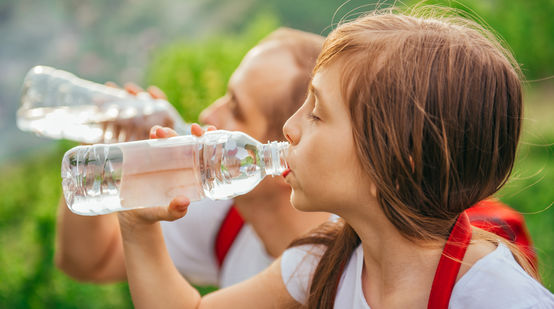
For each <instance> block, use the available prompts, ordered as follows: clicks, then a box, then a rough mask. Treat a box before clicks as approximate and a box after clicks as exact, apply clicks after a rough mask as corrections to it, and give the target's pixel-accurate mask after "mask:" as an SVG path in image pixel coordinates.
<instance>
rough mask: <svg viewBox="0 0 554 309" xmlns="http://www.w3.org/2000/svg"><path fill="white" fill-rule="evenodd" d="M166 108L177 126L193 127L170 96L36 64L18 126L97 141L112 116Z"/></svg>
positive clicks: (139, 116)
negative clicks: (157, 96) (127, 88)
mask: <svg viewBox="0 0 554 309" xmlns="http://www.w3.org/2000/svg"><path fill="white" fill-rule="evenodd" d="M161 112H163V113H164V114H168V116H169V117H170V118H171V121H172V122H173V127H174V128H175V130H176V131H177V132H179V133H180V134H187V133H188V132H189V130H190V127H189V126H188V125H187V124H185V122H184V121H183V119H182V118H181V116H180V115H179V113H178V112H177V111H176V110H175V108H174V107H173V106H172V105H171V104H170V103H169V102H167V101H165V100H160V99H153V98H152V97H151V96H150V95H148V94H147V93H142V94H139V95H137V96H134V95H131V94H130V93H128V92H127V91H125V90H123V89H119V88H113V87H108V86H105V85H102V84H97V83H94V82H91V81H87V80H84V79H80V78H78V77H77V76H75V75H73V74H71V73H69V72H66V71H62V70H56V69H54V68H51V67H47V66H36V67H34V68H32V69H31V70H30V71H29V72H28V73H27V75H26V76H25V79H24V81H23V89H22V94H21V107H20V108H19V110H18V111H17V126H18V127H19V128H20V129H21V130H23V131H30V132H34V133H36V134H37V135H41V136H45V137H49V138H53V139H61V138H65V139H69V140H73V141H77V142H81V143H87V144H92V143H99V142H103V141H104V139H105V134H104V129H105V128H106V125H107V124H109V123H110V122H112V123H113V122H114V121H117V120H129V119H130V120H137V121H143V119H144V117H148V116H153V115H155V114H156V113H161ZM155 124H160V125H164V124H163V123H155Z"/></svg>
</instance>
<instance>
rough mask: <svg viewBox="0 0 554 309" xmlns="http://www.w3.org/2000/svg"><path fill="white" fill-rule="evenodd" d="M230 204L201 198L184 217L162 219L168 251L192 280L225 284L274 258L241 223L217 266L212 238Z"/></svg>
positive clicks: (243, 278) (184, 274)
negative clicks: (170, 220)
mask: <svg viewBox="0 0 554 309" xmlns="http://www.w3.org/2000/svg"><path fill="white" fill-rule="evenodd" d="M232 204H233V202H232V201H231V200H228V201H212V200H209V199H204V200H202V201H198V202H194V203H191V205H190V206H189V208H188V212H187V215H186V216H184V217H183V218H181V219H179V220H176V221H174V222H165V221H162V223H161V226H162V231H163V235H164V239H165V243H166V246H167V250H168V251H169V255H170V256H171V259H172V260H173V263H174V264H175V266H176V267H177V269H178V270H179V272H180V273H181V274H182V275H183V276H184V277H186V278H187V279H188V280H189V281H190V282H191V283H193V284H197V285H215V286H219V287H226V286H229V285H232V284H235V283H237V282H240V281H242V280H245V279H247V278H250V277H253V276H254V275H256V274H257V273H259V272H261V271H262V270H263V269H265V268H266V267H267V266H269V265H270V264H271V262H272V261H273V258H272V257H271V256H270V255H269V254H267V251H266V250H265V247H264V245H263V243H262V241H261V240H260V238H259V237H258V235H257V234H256V233H255V232H254V229H253V228H252V226H250V225H249V224H244V225H243V227H242V229H241V231H240V232H239V234H238V235H237V237H236V239H235V241H234V242H233V244H232V245H231V248H230V249H229V251H228V252H227V256H226V257H225V260H224V261H223V265H222V267H221V269H219V267H218V265H217V260H216V257H215V250H214V246H215V239H216V236H217V232H218V231H219V228H220V226H221V223H222V221H223V219H224V218H225V215H226V214H227V212H228V211H229V208H230V207H231V205H232Z"/></svg>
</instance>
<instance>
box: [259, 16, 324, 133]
mask: <svg viewBox="0 0 554 309" xmlns="http://www.w3.org/2000/svg"><path fill="white" fill-rule="evenodd" d="M323 41H324V38H323V37H322V36H320V35H317V34H313V33H309V32H304V31H300V30H295V29H290V28H285V27H281V28H279V29H277V30H275V31H273V32H272V33H270V34H269V35H268V36H267V37H265V38H264V39H263V40H261V41H260V44H266V43H277V44H275V45H274V46H275V48H276V49H277V48H278V49H279V50H283V51H286V52H289V53H290V54H291V55H292V57H293V59H294V62H295V64H296V66H297V69H298V73H297V74H296V76H294V77H293V80H292V81H291V84H292V88H291V92H290V94H289V95H288V96H285V97H283V98H279V100H278V101H276V102H275V103H274V104H266V105H265V106H267V107H268V108H267V110H264V114H265V116H266V117H267V119H268V128H267V135H268V137H269V138H271V139H278V140H284V137H283V125H284V124H285V121H287V119H288V118H289V117H290V116H291V115H292V114H294V112H295V111H296V110H298V108H299V107H300V105H302V103H304V100H305V98H306V93H307V91H308V85H309V83H310V80H311V78H312V70H313V68H314V66H315V63H316V60H317V56H318V55H319V53H320V52H321V48H322V46H323Z"/></svg>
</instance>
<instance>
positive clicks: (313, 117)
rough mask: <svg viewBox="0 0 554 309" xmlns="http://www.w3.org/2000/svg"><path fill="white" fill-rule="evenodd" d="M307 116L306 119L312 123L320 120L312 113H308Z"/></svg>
mask: <svg viewBox="0 0 554 309" xmlns="http://www.w3.org/2000/svg"><path fill="white" fill-rule="evenodd" d="M307 116H308V119H309V120H310V121H313V122H316V121H320V120H321V118H319V117H317V116H316V115H315V114H314V113H313V112H309V113H308V115H307Z"/></svg>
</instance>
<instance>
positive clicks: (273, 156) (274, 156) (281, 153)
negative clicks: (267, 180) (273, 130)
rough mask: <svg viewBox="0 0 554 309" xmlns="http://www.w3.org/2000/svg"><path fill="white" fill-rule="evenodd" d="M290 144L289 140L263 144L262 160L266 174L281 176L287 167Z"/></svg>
mask: <svg viewBox="0 0 554 309" xmlns="http://www.w3.org/2000/svg"><path fill="white" fill-rule="evenodd" d="M289 146H290V144H289V143H287V142H271V143H267V144H263V145H262V155H263V158H262V160H263V162H264V166H265V173H266V175H273V176H279V175H281V174H283V172H284V171H285V170H286V169H287V162H286V160H285V158H286V152H287V150H288V148H289Z"/></svg>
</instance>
